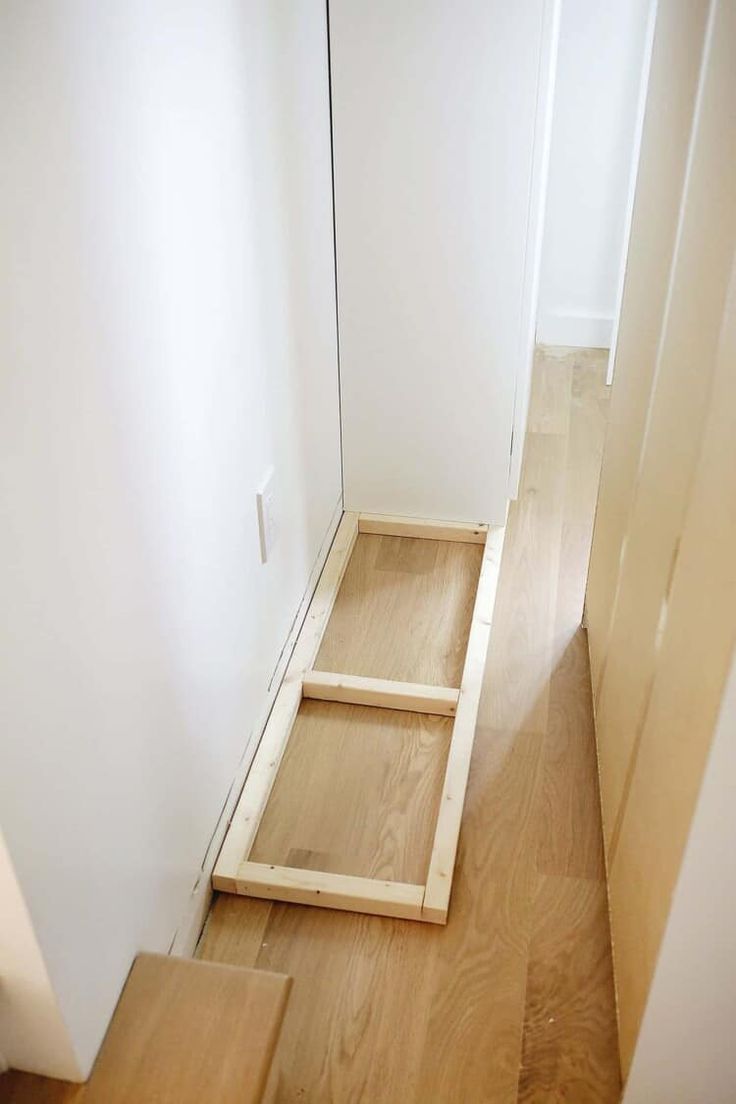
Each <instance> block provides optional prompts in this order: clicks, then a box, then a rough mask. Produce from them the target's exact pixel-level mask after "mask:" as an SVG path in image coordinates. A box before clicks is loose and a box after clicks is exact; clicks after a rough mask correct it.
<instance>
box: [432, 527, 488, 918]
mask: <svg viewBox="0 0 736 1104" xmlns="http://www.w3.org/2000/svg"><path fill="white" fill-rule="evenodd" d="M503 538H504V530H503V529H502V528H500V527H499V528H494V529H492V530H491V531H490V533H489V534H488V540H487V541H486V547H485V550H484V553H483V564H482V566H481V571H480V579H479V580H478V590H477V593H476V596H475V605H474V607H473V620H472V623H471V626H470V637H469V639H468V649H467V652H466V655H465V666H464V668H463V677H462V682H461V685H460V700H459V702H458V707H457V716H456V717H455V723H454V725H453V728H452V739H451V740H450V751H449V754H448V757H447V768H446V771H445V783H444V786H443V787H442V797H441V799H440V811H439V815H438V818H437V828H436V830H435V836H434V844H433V847H432V857H431V859H430V863H429V874H428V876H427V887H426V892H425V895H424V905H423V908H422V919H424V920H431V921H434V922H436V923H443V922H444V921H445V920H446V919H447V910H448V908H449V905H450V890H451V888H452V875H453V871H454V867H455V856H456V854H457V844H458V839H459V837H460V822H461V819H462V815H463V804H464V801H465V790H466V787H467V784H468V774H469V773H470V757H471V754H472V751H473V742H474V740H475V724H476V720H477V718H478V706H479V704H480V692H481V687H482V684H483V671H484V669H485V665H486V656H487V654H488V643H489V641H490V637H491V622H492V619H493V607H494V605H495V601H496V591H497V589H498V576H499V571H500V567H501V553H502V551H503Z"/></svg>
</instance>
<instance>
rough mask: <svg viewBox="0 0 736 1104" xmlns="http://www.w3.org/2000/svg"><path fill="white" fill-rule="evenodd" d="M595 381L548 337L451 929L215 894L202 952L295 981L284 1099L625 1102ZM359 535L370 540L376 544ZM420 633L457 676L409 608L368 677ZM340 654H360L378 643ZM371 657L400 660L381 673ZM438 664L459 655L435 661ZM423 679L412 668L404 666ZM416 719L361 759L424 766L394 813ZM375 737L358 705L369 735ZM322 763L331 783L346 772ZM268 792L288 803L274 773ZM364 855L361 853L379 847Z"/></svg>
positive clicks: (380, 778)
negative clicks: (596, 662)
mask: <svg viewBox="0 0 736 1104" xmlns="http://www.w3.org/2000/svg"><path fill="white" fill-rule="evenodd" d="M604 379H605V355H604V354H603V353H602V352H592V351H584V350H574V351H565V350H549V351H547V352H546V353H545V354H544V355H540V356H539V358H538V363H537V365H536V370H535V380H534V389H533V395H532V404H531V412H530V420H529V432H528V438H527V446H526V457H525V465H524V473H523V479H522V488H521V493H520V497H519V499H518V501H517V502H515V503H513V504H512V506H511V510H510V514H509V522H508V531H507V536H506V543H505V549H504V554H503V563H502V569H501V577H500V583H499V591H498V596H497V601H496V610H495V617H494V623H493V632H492V638H491V647H490V653H489V659H488V665H487V669H486V675H485V683H484V692H483V698H482V701H481V707H480V714H479V727H478V730H477V735H476V741H475V748H474V754H473V762H472V768H471V774H470V782H469V788H468V794H467V800H466V804H465V814H464V819H463V828H462V833H461V837H460V850H459V857H458V865H457V869H456V874H455V879H454V883H453V891H452V900H451V905H450V916H449V922H448V924H447V926H446V927H444V928H443V927H438V926H435V925H433V924H422V923H416V922H412V921H407V920H390V919H383V918H380V917H373V916H363V915H357V914H352V913H340V912H334V911H330V910H326V909H318V908H310V907H306V906H303V907H300V906H296V905H283V904H270V903H268V902H263V901H257V900H249V899H245V898H241V897H235V896H230V895H226V894H223V895H219V896H218V897H217V898H216V900H215V902H214V904H213V907H212V910H211V913H210V916H209V920H208V923H207V927H206V929H205V932H204V935H203V937H202V939H201V941H200V945H199V948H198V954H199V955H200V957H202V958H204V959H209V960H213V961H218V962H225V963H232V964H237V965H244V966H254V967H257V968H262V969H266V970H274V971H278V972H280V973H285V974H289V975H291V976H292V977H293V978H294V984H293V989H292V994H291V1000H290V1003H289V1007H288V1010H287V1014H286V1019H285V1023H284V1029H283V1034H282V1038H281V1044H280V1055H281V1078H280V1082H279V1087H278V1093H277V1097H276V1099H277V1101H278V1102H279V1104H516V1102H517V1101H518V1102H524V1104H529V1102H533V1104H552V1102H557V1101H559V1102H563V1101H564V1102H565V1104H609V1102H610V1104H613V1102H615V1101H617V1100H618V1098H619V1094H620V1082H619V1072H618V1052H617V1040H616V1021H615V1009H614V996H613V984H612V974H611V952H610V938H609V929H608V915H607V906H606V887H605V878H604V867H603V852H602V841H601V828H600V812H599V801H598V787H597V776H596V762H595V748H594V734H593V721H592V712H591V691H590V676H589V669H588V658H587V644H586V638H585V632H584V630H582V629H581V628H580V620H581V614H582V607H583V594H584V589H585V576H586V570H587V561H588V553H589V547H590V539H591V531H592V523H593V514H594V508H595V499H596V492H597V483H598V472H599V467H600V460H601V452H602V443H603V435H604V428H605V411H606V401H607V390H606V387H605V384H604ZM380 539H381V538H375V540H380ZM390 540H391V538H388V541H390ZM429 543H430V542H423V541H409V540H406V539H402V543H401V545H400V546H399V545H396V549H397V550H398V549H399V547H400V556H401V562H400V563H397V562H394V561H391V562H388V561H389V560H390V559H391V556H392V555H393V553H392V552H391V548H392V547H393V546H392V545H390V544H388V543H385V544H383V545H381V548H382V549H383V551H382V552H381V553H380V555H382V556H384V557H388V560H386V561H385V562H384V563H383V566H384V567H385V568H386V571H387V574H386V576H385V582H384V584H383V585H384V586H385V587H387V588H388V587H390V586H391V581H390V576H391V573H392V572H397V571H401V572H405V573H406V574H407V575H408V576H412V575H415V576H416V577H417V578H416V582H415V583H413V584H412V585H414V586H415V587H416V588H417V590H418V591H421V589H422V587H425V586H430V585H431V580H430V574H431V572H436V570H437V567H436V564H434V562H433V565H432V567H431V571H430V568H429V567H428V563H429V561H428V557H431V556H432V552H431V549H429V547H428V544H429ZM362 547H363V548H364V549H366V550H367V551H366V555H367V556H368V555H369V553H370V549H371V542H368V541H366V542H364V543H363V546H362ZM454 547H455V550H454V551H453V550H452V546H447V548H448V549H450V551H447V552H445V553H443V554H442V555H443V557H444V560H447V563H445V565H444V567H443V570H447V569H448V565H449V568H450V569H452V562H451V561H452V557H455V558H456V559H457V568H456V569H455V570H454V575H453V571H452V570H451V571H450V577H454V576H457V575H458V573H459V574H462V573H463V572H466V573H467V571H468V570H469V568H470V567H472V566H473V565H472V564H470V560H471V559H472V558H473V556H474V555H475V553H474V552H473V551H472V550H471V551H470V552H469V553H463V552H462V551H460V552H458V551H457V550H456V549H457V546H454ZM396 554H397V555H398V554H399V553H398V551H397V553H396ZM448 557H449V559H448ZM444 560H443V563H444ZM371 564H372V565H373V566H374V567H375V566H376V565H377V568H378V569H380V568H381V562H377V561H376V559H375V557H374V559H373V560H371V561H370V563H369V561H368V560H366V565H367V566H366V570H368V569H372V568H371ZM359 568H360V569H361V570H362V569H363V568H362V567H361V563H360V562H357V561H356V571H357V570H358V569H359ZM444 586H445V584H444V583H443V588H444ZM450 589H452V587H451V586H450ZM336 614H337V617H336V620H335V621H334V622H333V637H332V638H331V637H330V636H329V634H328V636H326V638H325V641H326V643H325V645H324V646H323V647H324V648H325V649H326V653H329V652H330V648H332V650H333V652H334V654H325V655H323V657H322V658H323V659H324V663H322V664H320V663H318V666H320V665H322V666H325V665H326V666H329V667H331V669H333V670H340V669H341V668H340V667H339V666H336V664H337V663H339V662H340V660H341V658H342V659H345V658H346V656H345V648H346V647H348V646H349V636H350V634H349V632H347V631H346V632H345V633H344V634H343V638H341V636H340V633H341V623H340V620H339V618H340V616H341V614H340V610H339V608H338V609H337V610H336ZM458 616H460V617H461V619H462V617H464V616H465V614H463V613H462V612H461V614H460V615H458ZM407 632H409V633H410V636H411V648H412V649H413V652H414V654H415V656H416V657H417V658H418V659H420V660H421V659H422V658H423V661H424V662H425V663H426V664H428V668H427V670H426V671H425V672H423V673H422V674H421V677H422V678H423V679H426V681H428V682H429V681H446V680H447V678H448V677H450V676H453V675H454V670H453V669H452V665H453V664H454V665H455V666H457V662H458V661H457V657H456V656H455V655H454V652H453V651H452V644H451V641H452V640H453V639H454V637H455V635H456V634H454V635H453V632H450V631H449V630H448V626H447V624H445V623H444V622H442V621H441V619H440V622H439V623H438V624H436V625H434V626H433V625H431V624H428V623H424V622H419V623H417V624H415V625H414V626H413V628H412V626H411V625H409V624H407V621H406V618H402V617H401V616H400V615H398V611H397V616H396V617H395V618H394V619H393V623H392V625H391V633H390V635H389V636H387V637H386V639H385V640H384V641H383V643H382V644H381V645H380V648H378V649H377V651H376V653H375V655H374V656H372V657H370V658H369V660H368V661H367V662H368V663H369V666H370V668H371V669H370V670H368V669H367V670H366V673H370V674H385V675H386V677H394V678H396V677H399V678H401V677H404V676H403V675H401V674H397V673H395V671H394V669H393V667H394V660H393V659H392V654H394V653H395V656H401V655H402V654H404V653H403V651H402V649H401V648H400V647H399V644H400V643H401V634H402V633H407ZM347 659H349V663H350V669H351V670H353V671H356V670H359V667H357V666H356V664H360V663H361V662H362V661H363V660H364V659H365V657H361V656H360V655H350V656H349V657H347ZM379 661H380V662H381V663H385V664H389V667H390V670H389V668H387V669H386V671H383V670H381V671H377V670H373V666H375V664H376V662H379ZM396 662H398V660H396ZM443 664H444V665H446V666H447V665H449V667H448V670H446V671H444V672H443V671H442V667H443ZM440 674H443V676H444V677H443V678H440V677H439V676H440ZM435 676H436V677H435ZM412 677H413V678H417V677H418V676H417V674H416V673H414V670H413V668H412ZM448 684H449V685H452V684H453V683H452V681H451V680H450V681H449V683H448ZM344 708H346V707H337V708H335V707H333V716H334V722H332V723H334V725H335V730H334V731H335V738H336V739H339V740H342V741H343V742H345V739H346V738H345V736H344V734H343V732H342V728H341V724H342V722H341V715H340V709H344ZM320 710H324V706H322V705H320V703H309V705H308V709H307V712H308V713H309V716H307V717H306V718H305V721H304V730H303V734H302V735H300V740H301V741H303V743H304V749H302V751H300V750H299V748H297V749H296V750H295V751H294V753H293V754H294V760H295V762H294V765H293V767H292V768H289V769H291V770H292V773H293V775H294V779H295V781H294V782H293V783H290V782H289V777H288V776H286V777H285V778H284V780H283V785H284V786H286V787H288V786H289V785H293V786H298V785H299V784H300V783H299V779H300V778H302V773H301V772H302V769H303V770H305V771H308V770H309V762H310V743H309V742H310V741H313V740H316V739H318V738H319V734H320V732H321V731H322V727H321V726H320V725H319V724H315V718H316V721H317V722H318V721H319V715H320ZM312 714H314V715H315V716H314V717H312ZM397 723H398V722H397ZM402 723H403V722H402ZM411 724H412V725H414V726H415V728H416V736H412V735H411V733H412V732H413V731H414V729H412V728H411V727H410V726H409V722H406V725H405V727H406V728H407V732H408V733H409V736H408V737H406V738H407V739H408V740H409V743H408V744H407V748H408V750H407V751H406V752H405V753H404V754H403V758H402V759H401V762H400V763H399V764H398V766H397V767H396V768H394V769H393V770H390V769H389V767H390V762H389V759H390V757H389V758H387V756H389V752H390V735H389V736H387V735H386V733H385V732H383V733H381V743H380V749H377V750H379V753H380V756H381V762H382V763H383V766H380V767H376V770H375V771H374V772H373V773H372V774H371V773H369V772H368V773H366V777H365V787H366V792H370V794H371V795H373V796H372V797H371V805H372V806H375V805H376V797H375V795H378V796H379V797H380V795H381V793H382V792H383V791H382V787H383V786H384V785H385V787H388V786H389V784H390V785H391V786H392V787H397V786H398V787H399V788H401V786H402V779H403V774H402V770H401V769H399V768H401V764H402V763H403V766H404V767H405V768H406V772H407V773H408V774H410V775H411V778H412V779H414V782H413V784H412V785H409V784H408V781H407V780H406V779H403V787H404V788H403V793H404V796H403V798H402V800H403V801H404V802H405V806H406V808H405V809H404V810H403V812H404V813H406V812H407V810H408V811H411V809H412V808H414V807H415V806H416V803H417V795H416V789H417V788H421V786H422V785H423V784H425V782H426V777H428V772H427V770H425V769H424V767H423V766H422V764H423V763H425V764H426V763H430V764H431V763H432V762H434V760H433V758H432V755H434V754H435V752H432V753H431V754H430V752H429V751H428V749H429V748H430V745H431V744H432V742H434V744H433V746H440V745H439V744H438V741H440V744H441V741H442V740H444V738H445V737H444V729H443V727H442V726H443V725H445V726H446V727H447V725H448V722H446V721H443V720H442V719H438V718H435V719H434V720H429V719H427V718H425V719H424V720H422V721H419V720H416V719H415V720H412V722H411ZM310 726H311V727H310ZM372 738H373V734H372V733H371V732H370V731H369V730H368V726H367V723H366V729H365V731H362V732H360V733H359V734H358V739H360V740H363V741H365V742H368V743H370V740H371V739H372ZM395 738H396V739H397V740H398V739H400V738H401V732H400V731H398V730H397V734H396V737H395ZM345 746H346V747H348V744H345ZM351 746H352V745H351ZM387 749H388V750H387ZM351 754H352V753H351ZM299 755H301V757H302V766H300V759H299ZM353 759H354V760H355V762H357V761H358V759H357V752H356V754H355V755H353ZM350 761H352V760H350ZM387 763H389V766H386V764H387ZM429 774H431V775H432V779H433V780H434V781H433V783H432V784H433V785H434V783H435V782H437V779H441V771H440V770H434V768H432V771H429ZM435 775H436V776H437V777H436V778H435ZM331 777H332V782H333V783H334V785H335V786H338V785H339V778H338V776H337V774H336V773H335V774H333V775H332V776H331ZM422 779H424V780H425V782H422ZM302 780H303V779H302ZM426 785H429V782H426ZM328 791H329V787H328V788H327V791H326V792H325V796H324V824H329V823H333V824H334V823H335V818H336V817H343V818H344V816H345V815H347V813H346V809H347V807H348V805H349V804H350V803H349V802H347V799H346V795H345V793H335V795H334V800H331V798H330V794H329V792H328ZM274 797H275V799H276V803H277V804H276V806H274V813H275V812H276V811H277V805H278V800H279V793H278V790H276V791H275V793H274ZM308 812H309V818H310V821H311V822H314V823H318V822H319V821H320V810H319V809H318V808H316V807H314V801H312V802H311V805H310V807H309V810H308ZM392 817H393V819H392ZM392 817H388V818H387V820H386V823H385V825H384V826H383V830H382V826H381V825H380V824H378V823H373V821H371V824H372V830H373V831H374V832H375V833H376V838H380V839H381V840H383V842H384V845H385V844H386V840H389V843H390V844H391V846H390V847H389V848H388V853H390V855H392V856H393V855H394V854H395V853H397V854H398V853H399V852H398V851H396V844H395V841H392V840H391V839H390V837H391V835H392V833H394V834H397V833H400V832H401V830H402V829H401V827H399V828H398V829H397V827H396V826H397V824H399V825H401V824H403V823H404V821H405V820H406V819H407V817H406V816H402V817H397V816H393V814H392ZM373 820H374V821H375V820H376V818H375V817H374V818H373ZM302 823H303V822H302ZM425 827H426V826H425ZM263 832H264V838H263V841H262V845H263V847H264V849H265V850H268V851H269V852H270V851H274V850H275V849H278V848H281V850H283V852H284V855H286V856H288V855H289V852H290V849H291V848H293V847H297V846H298V840H297V838H296V837H297V833H296V832H294V838H293V839H292V836H291V835H289V832H288V831H287V830H286V829H284V827H283V825H282V824H281V822H279V823H276V822H275V821H274V823H273V824H272V823H271V822H270V821H266V822H264V827H263ZM323 834H324V833H323ZM426 834H427V833H426V832H425V835H426ZM423 838H424V837H423V836H422V839H423ZM428 838H429V837H428ZM322 846H324V847H327V844H324V845H322ZM423 846H424V845H422V849H423ZM392 848H393V850H392ZM265 850H264V854H265ZM351 850H352V848H351ZM399 851H400V848H399ZM279 854H280V853H279ZM401 856H403V857H402V859H401V861H407V862H408V861H409V858H410V856H409V857H408V858H407V857H405V856H404V853H403V852H401ZM281 857H282V858H283V856H281ZM299 858H300V862H301V863H302V864H305V865H306V860H305V858H304V856H303V855H300V857H299ZM363 861H365V862H366V864H368V865H370V856H368V855H366V856H364V859H363ZM392 861H393V859H392ZM416 873H417V872H416V871H412V876H413V877H414V876H416ZM12 1076H13V1077H15V1075H12ZM21 1082H22V1084H21ZM49 1084H51V1083H48V1082H47V1083H46V1086H47V1087H46V1088H45V1089H41V1088H40V1085H41V1079H32V1078H23V1079H19V1080H18V1081H17V1083H16V1086H15V1088H16V1092H15V1094H14V1095H13V1097H12V1099H13V1101H14V1102H15V1104H21V1101H22V1102H24V1104H25V1102H31V1101H33V1102H35V1104H40V1102H41V1101H45V1102H48V1104H51V1102H52V1101H53V1104H58V1102H61V1101H62V1100H64V1101H67V1100H68V1101H71V1100H72V1099H74V1100H75V1102H76V1101H77V1100H78V1099H80V1098H78V1097H77V1096H76V1095H75V1096H74V1097H72V1096H71V1095H70V1096H62V1095H56V1094H54V1095H49V1094H48V1085H49ZM34 1085H35V1086H36V1089H35V1090H34V1088H33V1086H34ZM23 1086H25V1091H23ZM66 1091H73V1090H66ZM76 1092H79V1090H76ZM82 1092H83V1090H82ZM203 1104H206V1102H203Z"/></svg>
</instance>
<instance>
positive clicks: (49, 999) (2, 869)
mask: <svg viewBox="0 0 736 1104" xmlns="http://www.w3.org/2000/svg"><path fill="white" fill-rule="evenodd" d="M0 901H2V923H1V924H0V1072H2V1070H3V1069H5V1068H7V1067H8V1066H14V1067H15V1068H20V1069H34V1070H36V1071H37V1072H39V1073H55V1074H57V1076H63V1077H65V1078H66V1079H67V1080H76V1079H77V1078H78V1077H79V1072H80V1071H79V1067H78V1065H77V1061H76V1058H75V1055H74V1049H73V1047H72V1041H71V1039H70V1037H69V1032H68V1030H67V1027H66V1024H65V1023H64V1020H63V1019H62V1016H61V1012H60V1010H59V1005H58V1002H57V1000H56V997H55V995H54V991H53V989H52V987H51V982H50V980H49V975H48V972H47V970H46V966H45V964H44V961H43V956H42V955H41V950H40V948H39V946H38V942H37V940H36V936H35V933H34V931H33V925H32V924H31V918H30V916H29V915H28V909H27V908H26V904H25V901H24V900H23V894H22V893H21V889H20V886H19V885H18V879H17V878H16V876H15V871H14V869H13V864H12V862H11V861H10V855H9V854H8V849H7V847H6V846H5V841H4V839H3V837H2V834H0Z"/></svg>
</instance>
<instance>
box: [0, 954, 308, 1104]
mask: <svg viewBox="0 0 736 1104" xmlns="http://www.w3.org/2000/svg"><path fill="white" fill-rule="evenodd" d="M290 988H291V978H288V977H285V976H284V975H283V974H272V973H268V972H266V971H264V970H248V969H243V968H240V967H237V966H224V965H220V964H218V963H212V962H201V961H199V960H194V959H189V958H172V957H169V956H166V955H152V954H141V955H139V956H138V957H137V958H136V960H135V962H134V963H133V968H132V970H131V971H130V974H129V976H128V980H127V982H126V984H125V988H124V989H123V992H122V995H121V997H120V1000H119V1002H118V1006H117V1008H116V1009H115V1015H114V1016H113V1018H112V1021H111V1023H110V1027H109V1029H108V1032H107V1035H106V1036H105V1041H104V1043H103V1045H102V1049H101V1050H100V1053H99V1055H98V1058H97V1061H96V1063H95V1066H94V1069H93V1071H92V1076H91V1077H90V1079H89V1081H88V1082H87V1084H86V1085H84V1086H70V1085H67V1084H65V1083H64V1082H60V1081H57V1082H54V1081H50V1080H49V1079H48V1078H41V1077H31V1076H29V1075H27V1074H16V1073H9V1074H5V1075H4V1076H3V1077H2V1078H0V1098H2V1100H3V1101H8V1104H41V1102H42V1101H43V1102H44V1104H52V1102H53V1104H57V1102H58V1104H61V1102H62V1101H63V1102H67V1101H72V1100H73V1101H74V1104H209V1102H211V1104H262V1102H264V1101H265V1100H266V1096H265V1094H266V1091H267V1089H268V1091H269V1093H270V1091H271V1090H272V1089H273V1088H274V1083H275V1077H276V1067H275V1065H274V1054H275V1051H276V1045H277V1042H278V1038H279V1034H280V1031H281V1024H282V1022H283V1018H284V1013H285V1011H286V1002H287V999H288V996H289V989H290ZM269 1082H270V1084H269ZM6 1092H7V1095H6Z"/></svg>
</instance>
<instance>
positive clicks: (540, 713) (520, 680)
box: [479, 434, 567, 733]
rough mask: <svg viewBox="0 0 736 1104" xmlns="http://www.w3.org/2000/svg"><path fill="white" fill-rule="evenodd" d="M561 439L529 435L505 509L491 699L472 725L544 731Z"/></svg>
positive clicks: (562, 488)
mask: <svg viewBox="0 0 736 1104" xmlns="http://www.w3.org/2000/svg"><path fill="white" fill-rule="evenodd" d="M566 456H567V439H566V438H565V437H563V436H561V435H553V434H530V435H529V437H528V438H527V442H526V448H525V453H524V470H523V473H522V483H521V487H520V492H519V498H518V499H517V500H516V502H513V503H512V504H511V507H510V510H509V519H508V524H507V526H506V539H505V548H504V562H503V565H502V567H501V579H500V582H499V592H498V599H497V602H496V607H495V610H494V632H493V636H492V638H491V644H490V658H489V664H491V663H492V664H493V668H494V671H495V672H496V685H495V691H494V693H493V694H489V695H486V697H485V700H484V701H483V702H482V703H481V708H480V713H479V723H480V724H483V725H486V726H488V727H490V728H497V729H508V728H511V729H514V728H517V729H524V730H526V731H531V730H533V731H535V732H540V733H543V732H544V731H545V728H546V726H547V708H548V698H549V674H550V670H551V666H552V662H553V646H554V625H555V604H556V599H557V585H558V578H559V566H560V547H561V534H562V523H563V508H564V496H565V485H566V484H565V459H566Z"/></svg>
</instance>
